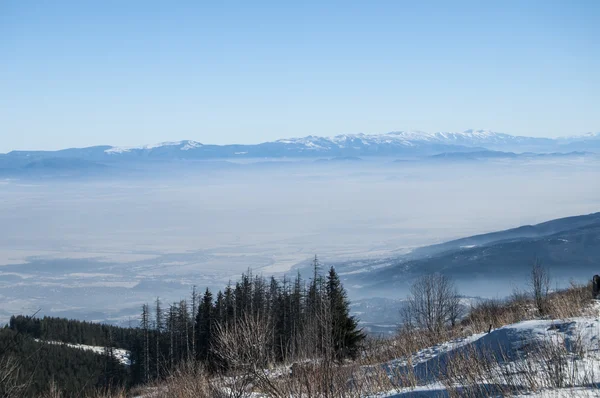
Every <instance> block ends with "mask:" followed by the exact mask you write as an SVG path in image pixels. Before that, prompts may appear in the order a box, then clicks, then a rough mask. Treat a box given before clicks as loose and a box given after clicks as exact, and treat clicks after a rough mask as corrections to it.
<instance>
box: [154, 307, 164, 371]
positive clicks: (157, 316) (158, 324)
mask: <svg viewBox="0 0 600 398" xmlns="http://www.w3.org/2000/svg"><path fill="white" fill-rule="evenodd" d="M164 327H165V326H164V324H163V313H162V308H161V305H160V298H159V297H157V298H156V303H155V308H154V329H155V333H156V363H155V365H156V378H157V379H160V357H161V345H160V341H161V338H162V332H163V329H164Z"/></svg>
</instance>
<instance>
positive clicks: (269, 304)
mask: <svg viewBox="0 0 600 398" xmlns="http://www.w3.org/2000/svg"><path fill="white" fill-rule="evenodd" d="M313 268H314V270H313V275H312V278H311V279H309V280H307V281H305V280H303V279H302V278H301V277H300V275H299V274H298V275H297V276H296V277H295V278H288V277H283V279H281V280H279V279H277V278H274V277H271V278H265V277H263V276H258V275H257V276H254V275H252V273H251V272H248V273H245V274H243V275H242V276H241V278H240V279H239V280H238V281H237V282H236V283H235V284H232V283H229V284H228V285H227V286H226V287H225V289H223V290H220V291H218V292H217V293H216V294H213V292H211V291H210V289H206V290H205V291H204V292H203V294H198V292H197V291H196V289H193V291H192V294H191V298H190V299H189V300H181V301H179V302H176V303H172V304H170V305H169V306H168V308H165V307H164V305H163V303H162V302H161V301H160V299H158V298H157V299H156V300H155V301H154V303H153V304H152V305H150V304H146V305H144V306H143V307H142V313H141V323H140V331H141V336H142V338H141V341H140V342H139V343H140V344H139V345H137V346H136V347H135V348H134V352H132V357H133V358H135V369H134V373H136V374H137V376H138V377H139V378H141V380H142V381H149V380H152V379H160V378H161V377H163V376H164V375H166V374H168V373H169V372H170V371H171V370H173V369H175V368H176V367H177V366H178V365H180V364H181V363H182V362H185V361H190V360H194V361H199V362H201V363H203V364H204V365H205V367H206V368H207V369H209V370H211V371H214V372H218V371H225V370H228V369H230V368H231V367H233V366H236V364H235V362H236V358H232V355H234V354H235V355H237V354H239V353H238V352H237V351H239V349H238V350H236V352H235V353H232V352H231V350H229V348H231V339H232V338H234V337H235V338H241V336H239V334H241V333H243V334H253V333H254V334H256V333H258V331H257V330H248V329H247V327H248V326H249V325H260V328H261V330H263V329H264V336H268V338H263V340H260V341H258V342H257V344H260V345H261V346H263V347H261V358H262V359H261V360H263V361H265V364H268V363H271V364H272V363H277V362H288V363H289V362H293V361H297V360H300V359H305V358H323V357H327V358H328V359H331V360H335V361H340V360H342V359H345V358H354V357H356V355H357V353H358V349H359V344H360V342H361V341H362V340H363V339H364V338H365V334H364V333H363V332H362V331H361V330H360V329H359V328H358V321H357V320H356V319H355V318H354V317H353V316H351V315H350V314H349V301H348V298H347V294H346V291H345V289H344V288H343V286H342V284H341V282H340V279H339V276H338V275H337V273H336V271H335V269H334V268H333V267H332V268H331V269H329V271H328V272H327V274H326V275H325V276H323V275H322V274H321V273H320V266H319V262H318V259H317V258H316V257H315V259H314V262H313ZM242 327H246V329H244V330H243V332H242V329H241V328H242ZM233 331H237V333H233ZM264 336H263V337H264ZM227 339H229V340H227ZM226 340H227V341H226ZM242 343H243V342H238V344H237V345H238V347H239V344H242Z"/></svg>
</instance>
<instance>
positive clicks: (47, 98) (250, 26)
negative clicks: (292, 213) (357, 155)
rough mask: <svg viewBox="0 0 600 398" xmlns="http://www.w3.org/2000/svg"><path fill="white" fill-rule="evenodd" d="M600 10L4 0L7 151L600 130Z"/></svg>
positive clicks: (580, 6) (536, 5) (576, 2)
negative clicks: (397, 133) (413, 132)
mask: <svg viewBox="0 0 600 398" xmlns="http://www.w3.org/2000/svg"><path fill="white" fill-rule="evenodd" d="M599 21H600V1H597V0H588V1H585V0H571V1H569V0H564V1H552V0H544V1H534V0H529V1H527V0H521V1H401V0H395V1H376V0H374V1H350V0H346V1H314V2H313V1H269V2H268V1H258V0H257V1H239V2H233V1H202V0H196V1H150V0H145V1H134V0H118V1H111V0H108V1H106V0H103V1H75V0H73V1H60V0H54V1H28V0H4V1H0V152H6V151H9V150H12V149H55V148H64V147H74V146H88V145H96V144H112V145H139V144H146V143H155V142H160V141H167V140H180V139H193V140H197V141H200V142H203V143H218V144H224V143H234V142H236V143H255V142H261V141H266V140H273V139H277V138H283V137H291V136H305V135H309V134H316V135H335V134H340V133H357V132H364V133H382V132H387V131H392V130H407V129H418V130H424V131H431V132H433V131H462V130H464V129H467V128H475V129H479V128H484V129H490V130H494V131H500V132H505V133H510V134H519V135H531V136H559V135H570V134H580V133H584V132H588V131H594V132H596V131H600V22H599Z"/></svg>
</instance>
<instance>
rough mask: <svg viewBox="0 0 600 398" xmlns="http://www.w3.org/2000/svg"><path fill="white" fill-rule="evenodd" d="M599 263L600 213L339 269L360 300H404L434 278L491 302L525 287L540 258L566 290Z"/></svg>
mask: <svg viewBox="0 0 600 398" xmlns="http://www.w3.org/2000/svg"><path fill="white" fill-rule="evenodd" d="M599 257H600V213H593V214H589V215H584V216H576V217H567V218H562V219H557V220H552V221H548V222H545V223H541V224H537V225H533V226H531V225H528V226H521V227H518V228H513V229H509V230H505V231H499V232H493V233H489V234H483V235H476V236H472V237H467V238H462V239H458V240H454V241H450V242H446V243H442V244H438V245H432V246H426V247H422V248H418V249H415V250H414V251H412V252H411V253H409V254H406V255H402V256H398V257H395V258H381V259H373V260H354V261H351V262H340V263H338V264H336V268H337V269H338V270H340V274H341V275H343V280H344V282H345V283H346V284H347V285H348V286H350V287H351V291H352V292H353V293H354V294H355V295H356V296H358V297H363V296H369V295H373V294H375V293H374V292H376V294H377V295H389V296H390V297H403V296H404V295H405V293H406V289H407V287H408V285H409V284H410V283H411V282H412V281H413V280H414V279H415V278H416V277H418V276H419V275H424V274H427V273H431V272H440V273H443V274H445V275H448V276H451V277H452V278H454V279H455V280H456V281H457V283H458V285H459V286H461V288H463V293H464V294H467V295H483V296H487V297H489V295H490V294H491V295H492V296H495V295H500V296H503V295H506V294H508V293H510V292H511V291H512V289H513V288H514V287H516V286H519V284H522V281H523V280H524V279H526V277H527V274H528V272H529V269H530V266H531V263H532V262H533V260H534V259H536V258H537V259H538V260H540V261H541V262H542V263H543V264H544V265H545V266H546V267H548V269H549V270H550V272H551V274H552V275H553V276H554V277H555V278H557V279H559V280H562V284H563V285H565V284H566V283H568V281H569V279H572V278H573V279H575V280H580V281H581V280H587V279H588V278H589V275H593V274H594V273H596V272H598V269H597V268H598V262H597V259H598V258H599ZM491 281H493V288H492V289H490V287H489V286H488V283H491ZM473 282H477V284H474V283H473Z"/></svg>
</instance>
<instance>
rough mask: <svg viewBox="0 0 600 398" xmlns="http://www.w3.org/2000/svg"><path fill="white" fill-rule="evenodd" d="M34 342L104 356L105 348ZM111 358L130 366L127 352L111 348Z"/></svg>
mask: <svg viewBox="0 0 600 398" xmlns="http://www.w3.org/2000/svg"><path fill="white" fill-rule="evenodd" d="M35 341H37V342H41V343H46V344H54V345H64V346H67V347H71V348H77V349H79V350H84V351H92V352H94V353H95V354H98V355H104V350H105V347H100V346H92V345H85V344H70V343H63V342H62V341H51V340H40V339H35ZM113 356H114V357H115V359H117V360H118V361H119V363H120V364H121V365H125V366H130V365H131V352H129V351H128V350H124V349H122V348H113Z"/></svg>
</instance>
